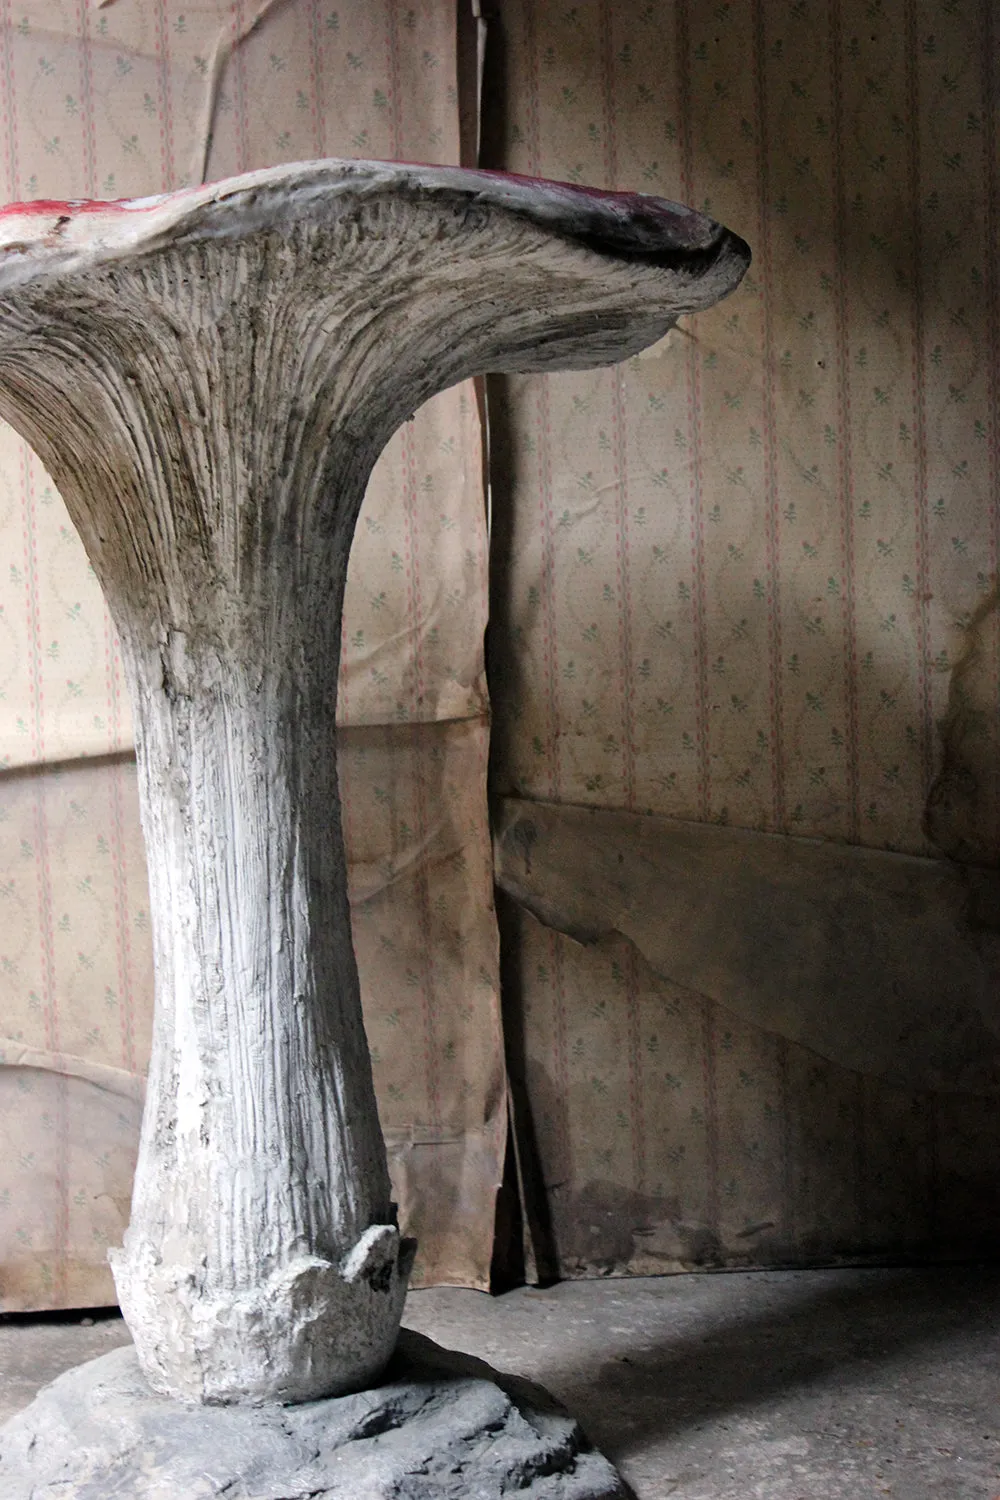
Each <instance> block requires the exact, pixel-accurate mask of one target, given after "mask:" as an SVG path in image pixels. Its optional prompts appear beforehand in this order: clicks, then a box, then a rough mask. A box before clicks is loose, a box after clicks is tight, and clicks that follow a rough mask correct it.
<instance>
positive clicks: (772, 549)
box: [754, 0, 786, 832]
mask: <svg viewBox="0 0 1000 1500" xmlns="http://www.w3.org/2000/svg"><path fill="white" fill-rule="evenodd" d="M754 83H755V102H756V106H757V113H756V133H757V141H758V148H757V185H758V199H757V202H758V217H757V245H756V253H755V260H756V262H757V265H758V267H759V271H758V276H759V279H760V284H761V308H762V314H763V330H764V347H763V351H762V352H763V398H764V400H763V411H762V412H761V425H762V428H763V437H764V522H765V545H766V551H765V558H766V564H765V565H766V569H767V627H768V628H767V640H768V702H769V705H770V721H771V745H770V761H771V822H772V827H773V828H774V829H775V830H776V831H777V832H784V830H785V811H786V809H785V735H784V712H783V697H784V694H783V687H784V670H783V663H782V652H781V511H780V505H781V497H780V495H779V492H778V417H777V402H776V397H775V380H776V377H777V352H776V349H775V341H774V297H775V287H774V267H773V255H772V244H771V220H772V203H771V180H770V138H769V131H768V98H767V22H766V17H765V5H764V0H754Z"/></svg>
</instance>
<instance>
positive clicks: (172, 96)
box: [0, 0, 506, 1312]
mask: <svg viewBox="0 0 1000 1500" xmlns="http://www.w3.org/2000/svg"><path fill="white" fill-rule="evenodd" d="M456 56H457V49H456V39H455V15H454V10H453V8H449V7H443V6H441V5H439V4H437V3H436V0H423V3H414V4H412V5H407V6H405V7H400V6H397V5H395V4H393V3H386V4H384V5H382V4H379V5H364V6H362V5H344V4H341V5H340V6H337V5H336V4H333V3H319V0H293V3H290V4H277V3H265V4H262V5H257V6H256V7H251V6H249V5H246V4H242V3H239V0H237V3H233V4H228V3H221V0H218V3H217V0H209V3H205V4H201V5H199V6H196V7H190V6H187V5H185V4H183V3H181V4H177V3H174V0H156V3H153V4H149V5H144V4H140V3H138V0H116V3H114V4H107V5H101V6H91V5H89V4H81V5H73V6H68V5H62V4H58V3H52V0H25V3H23V4H21V3H20V0H16V3H9V4H4V5H0V201H9V200H12V199H20V198H31V197H39V196H44V197H56V198H61V197H76V196H128V195H143V194H148V193H155V192H160V191H164V190H168V189H170V188H172V187H176V186H179V185H183V184H184V183H187V182H193V181H198V180H201V179H202V178H203V177H204V178H208V179H211V178H217V177H222V176H225V175H226V174H228V173H233V172H238V171H242V170H245V169H248V168H253V167H260V166H264V165H268V164H272V163H277V162H282V161H288V160H296V159H302V158H314V157H320V156H325V155H344V156H355V155H361V156H365V155H368V156H373V157H389V158H392V157H398V158H402V159H410V160H412V159H416V160H424V161H456V160H458V156H459V109H458V105H459V96H458V77H457V71H456V69H457V62H456ZM481 453H482V445H481V437H480V427H479V415H478V408H477V403H476V400H475V396H474V393H473V391H472V389H471V387H470V388H461V389H459V390H456V391H453V392H448V393H446V394H445V395H444V396H443V397H440V398H438V399H437V400H436V401H434V402H432V403H431V404H430V405H429V406H428V407H427V408H425V409H424V410H423V411H422V412H420V413H419V414H418V416H417V417H416V419H415V420H414V421H413V422H411V423H408V424H407V426H406V427H405V429H404V430H403V432H402V433H400V434H398V435H397V437H396V439H395V440H394V441H393V443H392V444H391V445H390V448H389V449H388V450H387V452H386V454H385V455H384V457H383V459H382V461H381V462H380V464H379V467H378V469H377V471H376V474H375V475H374V477H373V479H372V483H371V486H370V488H369V493H368V495H367V497H366V500H365V504H364V508H363V513H362V517H361V521H360V525H359V530H358V536H357V539H356V543H355V546H354V549H353V552H352V557H351V568H350V575H349V581H348V601H347V609H346V618H345V627H344V642H343V671H342V675H341V691H340V703H339V719H340V721H341V726H342V728H341V734H340V769H341V781H342V791H343V803H344V818H345V826H346V833H347V839H348V845H349V850H348V853H349V860H350V865H351V877H352V899H353V912H354V920H355V942H356V946H357V949H358V953H359V960H360V969H361V977H362V988H363V991H364V1000H365V1015H366V1023H367V1027H368V1031H369V1036H370V1038H371V1042H372V1048H373V1054H374V1060H375V1072H376V1082H377V1089H378V1094H379V1103H380V1109H381V1114H382V1122H383V1126H384V1129H385V1132H386V1136H387V1142H388V1147H389V1154H390V1162H391V1169H392V1173H393V1180H394V1185H395V1191H396V1195H397V1197H398V1199H399V1202H400V1206H401V1212H402V1217H403V1220H404V1222H405V1223H406V1224H407V1225H408V1226H409V1227H410V1228H411V1230H413V1231H415V1232H416V1234H417V1235H418V1237H419V1239H420V1241H421V1252H420V1260H419V1262H418V1267H417V1275H418V1277H419V1276H423V1277H424V1278H426V1279H433V1280H440V1281H460V1282H465V1283H469V1284H472V1285H477V1286H483V1285H485V1284H486V1283H487V1281H488V1277H489V1265H490V1256H491V1252H492V1243H493V1225H494V1200H495V1196H496V1188H497V1184H498V1182H499V1180H500V1177H501V1174H502V1163H503V1152H504V1147H505V1142H506V1105H505V1091H504V1088H503V1084H502V1078H503V1062H502V1059H503V1049H502V1039H501V1034H500V1022H499V990H498V979H497V941H496V930H495V922H494V917H493V909H492V892H491V862H490V848H489V837H488V830H487V823H486V804H485V779H486V758H487V727H486V693H485V685H484V677H483V659H482V638H483V627H484V624H485V612H486V592H487V590H486V566H487V538H486V510H485V501H484V496H483V482H482V457H481ZM148 934H149V911H148V895H147V891H146V883H145V867H144V862H143V852H142V843H141V837H140V832H139V826H138V819H137V806H136V793H135V775H134V767H133V761H132V732H131V725H130V717H129V709H128V701H127V695H126V693H125V688H124V683H123V680H122V674H121V665H120V661H119V655H118V646H117V641H116V638H115V634H114V631H113V629H112V626H111V624H110V621H109V619H108V616H107V614H106V611H105V609H104V605H103V601H102V599H101V596H100V592H99V590H98V588H97V585H96V582H95V580H94V577H93V575H92V573H91V571H90V569H89V567H88V565H87V562H86V559H85V557H84V555H83V553H82V550H81V547H80V544H79V541H78V538H77V536H76V533H75V531H74V530H73V528H72V526H71V524H70V522H69V519H68V517H67V514H66V511H65V508H64V506H63V504H62V501H61V499H60V497H59V495H58V494H57V492H56V491H55V489H54V487H53V486H52V484H51V482H50V481H49V479H48V477H47V475H46V474H45V473H44V471H43V470H42V468H41V466H40V465H39V464H38V462H37V460H36V459H35V458H34V456H33V455H32V454H31V452H30V451H29V450H28V449H27V448H26V447H25V446H24V444H22V443H21V442H20V440H19V439H17V438H16V437H15V435H14V434H13V433H12V432H11V431H10V430H9V429H3V430H2V431H0V1143H2V1146H3V1150H2V1151H0V1310H2V1311H5V1312H7V1311H16V1310H19V1309H25V1308H40V1307H58V1306H81V1305H82V1306H87V1305H90V1304H98V1303H101V1302H105V1301H109V1300H112V1299H113V1295H114V1293H113V1286H112V1283H111V1279H110V1275H109V1273H108V1270H107V1266H106V1262H105V1250H106V1248H107V1246H108V1245H109V1244H115V1243H118V1242H120V1238H121V1233H122V1229H123V1227H124V1225H125V1223H126V1222H127V1218H128V1200H129V1192H130V1182H131V1173H132V1167H133V1162H134V1154H135V1147H136V1139H137V1127H138V1119H139V1111H140V1105H141V1093H142V1087H141V1085H142V1074H143V1072H144V1069H145V1064H146V1057H147V1052H148V1045H149V1024H150V1017H151V1005H152V974H151V962H150V949H149V936H148Z"/></svg>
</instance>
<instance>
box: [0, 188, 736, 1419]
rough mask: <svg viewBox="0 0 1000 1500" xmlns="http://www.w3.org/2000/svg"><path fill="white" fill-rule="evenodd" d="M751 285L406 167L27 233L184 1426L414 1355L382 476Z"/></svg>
mask: <svg viewBox="0 0 1000 1500" xmlns="http://www.w3.org/2000/svg"><path fill="white" fill-rule="evenodd" d="M748 260H749V252H748V251H747V249H746V246H745V245H744V244H743V242H742V241H741V240H739V239H738V238H737V237H736V236H734V235H731V234H730V233H729V232H728V231H726V230H724V229H722V228H721V227H720V226H719V225H717V224H714V223H713V222H712V221H711V220H709V219H706V218H704V217H703V216H702V215H699V214H696V213H692V212H691V211H689V210H686V209H682V208H679V207H677V206H676V205H672V204H667V203H663V202H661V201H660V200H658V199H649V198H641V197H636V196H631V195H613V194H599V193H593V194H592V193H588V192H585V191H582V190H578V189H574V188H567V187H565V186H560V185H555V184H544V183H532V182H525V181H523V180H520V179H514V178H503V177H493V176H491V175H490V174H484V173H476V172H461V171H457V170H449V169H437V168H412V167H410V168H408V167H393V166H386V165H384V164H378V163H344V162H341V163H338V162H328V163H311V164H307V165H306V166H300V167H293V168H278V169H273V170H271V171H267V172H262V173H255V174H251V175H250V176H247V177H244V178H236V179H233V180H232V181H230V182H228V183H223V184H219V185H217V186H215V187H213V188H206V189H196V190H192V191H189V192H183V193H178V194H174V195H171V196H169V197H167V198H163V199H155V200H147V201H146V202H144V203H132V204H128V203H126V204H118V205H114V204H77V205H70V204H66V205H58V204H34V205H22V206H20V207H16V208H14V209H9V210H5V211H3V212H2V213H0V414H2V415H3V416H5V417H7V418H8V419H9V420H10V421H11V422H12V423H13V424H14V425H15V426H16V427H17V428H18V429H19V430H20V431H21V432H22V433H23V435H24V436H25V437H26V438H27V439H28V441H29V442H31V443H32V444H33V445H34V447H35V448H36V449H37V451H38V453H39V454H40V456H41V458H42V459H43V461H44V462H45V463H46V464H47V466H48V468H49V469H50V471H51V473H52V475H53V477H54V478H55V480H56V482H57V483H58V484H59V486H60V489H61V491H62V493H63V495H64V497H65V499H66V502H67V505H68V507H69V509H70V513H71V515H72V516H73V519H74V520H75V522H76V524H77V526H78V527H79V529H80V532H81V535H82V537H83V541H84V545H85V547H86V549H87V552H88V554H89V556H90V559H91V561H92V563H93V565H94V568H95V570H96V572H97V575H98V578H99V580H100V582H101V584H102V586H103V588H104V590H105V593H106V595H107V597H108V600H109V604H110V607H111V609H112V612H113V614H114V617H115V620H116V623H117V626H118V629H119V632H120V635H121V638H122V647H123V653H124V657H125V662H126V670H127V674H128V679H129V685H130V690H131V694H132V701H133V707H134V712H135V722H136V735H137V753H138V760H139V786H140V794H141V804H142V816H143V827H144V831H145V836H146V843H147V851H148V862H149V873H150V888H151V901H152V916H153V932H154V955H155V964H156V1018H155V1026H154V1038H153V1053H152V1061H151V1067H150V1080H149V1090H148V1098H147V1107H146V1114H145V1118H144V1124H143V1134H142V1141H141V1147H140V1155H139V1165H138V1169H137V1174H136V1182H135V1190H134V1197H133V1205H132V1220H131V1224H130V1227H129V1229H128V1231H127V1234H126V1237H125V1246H124V1249H123V1250H122V1251H119V1252H116V1253H115V1255H114V1257H113V1265H114V1271H115V1277H116V1281H117V1285H118V1290H119V1296H120V1300H121V1304H122V1309H123V1311H124V1313H125V1316H126V1318H127V1319H128V1322H129V1326H130V1328H131V1330H132V1333H133V1335H134V1337H135V1342H136V1347H137V1350H138V1353H139V1357H140V1360H141V1362H142V1365H143V1368H144V1370H145V1372H146V1374H147V1376H148V1378H149V1379H150V1381H151V1382H152V1384H153V1385H154V1386H155V1387H156V1388H157V1389H158V1390H161V1391H165V1392H168V1393H170V1394H173V1395H177V1396H180V1397H182V1398H184V1399H188V1400H208V1401H245V1400H251V1401H253V1400H264V1399H281V1400H286V1401H294V1400H307V1399H311V1398H313V1397H318V1396H320V1395H324V1394H329V1393H334V1392H338V1391H344V1390H346V1389H349V1388H352V1387H357V1386H360V1385H364V1384H365V1383H367V1382H369V1381H371V1380H372V1379H374V1378H375V1376H376V1375H377V1373H378V1371H379V1370H380V1369H381V1368H382V1367H383V1365H384V1363H385V1361H386V1359H387V1358H388V1356H389V1354H390V1352H391V1349H392V1346H393V1343H394V1340H395V1337H396V1331H397V1327H398V1323H399V1318H400V1315H401V1310H402V1302H403V1297H404V1295H405V1290H406V1279H407V1275H408V1273H409V1267H410V1262H411V1260H412V1246H411V1245H410V1244H409V1243H406V1242H404V1243H401V1242H400V1238H399V1233H398V1230H397V1228H396V1223H395V1210H394V1207H393V1205H392V1204H391V1202H390V1192H389V1180H388V1174H387V1171H386V1163H385V1152H384V1147H383V1143H382V1137H381V1133H380V1130H379V1122H378V1115H377V1110H376V1105H375V1097H374V1092H373V1088H372V1079H371V1067H370V1062H369V1057H368V1049H367V1044H366V1041H365V1036H364V1029H363V1024H362V1017H361V1004H360V996H359V989H358V979H357V972H356V968H355V962H354V954H353V949H352V944H351V930H350V915H349V910H348V905H347V895H346V870H345V862H344V851H343V842H342V838H341V832H340V817H339V805H338V793H337V774H336V754H335V727H334V710H335V704H336V681H337V665H338V658H339V651H340V621H341V606H342V601H343V590H344V580H345V577H346V572H347V559H348V553H349V550H350V544H351V536H352V533H353V529H354V523H355V520H356V517H357V513H358V509H359V506H360V504H361V499H362V497H363V494H364V488H365V484H366V482H367V479H368V475H369V473H370V471H371V468H372V466H373V464H374V462H375V459H376V458H377V456H378V454H379V452H380V450H381V448H382V447H383V445H384V443H385V442H386V441H387V439H388V438H389V436H390V435H391V433H392V432H393V431H394V430H395V428H396V427H397V426H398V425H399V423H400V422H401V421H403V420H404V419H405V418H406V417H407V416H408V415H409V414H410V413H411V412H412V411H414V410H415V409H416V407H417V406H419V405H420V404H421V403H422V402H423V401H424V400H426V399H427V397H429V396H430V395H432V394H433V393H434V392H436V391H438V390H441V389H443V388H445V387H447V386H448V385H451V384H453V383H455V382H456V381H457V380H460V379H462V378H464V377H465V376H467V375H470V374H476V373H479V372H483V371H487V370H533V369H556V368H567V367H572V368H582V367H588V366H591V365H599V364H606V363H610V362H612V361H613V360H616V359H621V358H624V357H625V356H626V355H628V354H632V353H634V352H636V351H637V350H638V349H640V348H642V347H643V346H644V345H645V344H648V343H649V342H651V341H652V340H654V339H656V338H658V337H660V336H661V335H662V334H663V333H664V332H666V330H667V329H668V328H670V327H671V326H672V324H673V323H674V322H675V321H676V318H677V316H678V315H679V314H680V313H683V312H691V311H695V310H696V309H698V308H699V307H703V306H707V305H709V304H710V303H712V302H714V301H716V300H718V298H719V297H721V296H723V295H725V293H726V292H728V291H730V290H731V289H732V288H733V287H734V286H735V285H736V283H737V282H738V281H739V279H740V277H741V276H742V274H743V271H744V270H745V268H746V265H747V263H748Z"/></svg>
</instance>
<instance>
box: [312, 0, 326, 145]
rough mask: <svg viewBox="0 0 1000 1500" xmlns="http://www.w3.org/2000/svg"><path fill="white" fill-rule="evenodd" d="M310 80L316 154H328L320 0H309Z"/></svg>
mask: <svg viewBox="0 0 1000 1500" xmlns="http://www.w3.org/2000/svg"><path fill="white" fill-rule="evenodd" d="M309 82H310V84H311V86H312V87H311V93H312V98H311V101H310V103H311V106H312V122H313V141H314V142H315V150H316V156H317V158H319V159H322V158H323V157H325V156H326V122H325V120H324V118H323V41H322V36H321V33H320V0H309Z"/></svg>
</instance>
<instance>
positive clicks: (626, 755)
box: [601, 0, 635, 811]
mask: <svg viewBox="0 0 1000 1500" xmlns="http://www.w3.org/2000/svg"><path fill="white" fill-rule="evenodd" d="M613 13H614V8H613V5H612V4H611V0H603V3H602V5H601V89H602V113H603V119H604V175H605V181H604V186H605V187H607V188H617V187H619V186H621V184H620V183H619V180H618V135H617V129H616V123H615V118H616V89H615V59H614V31H613V26H612V18H613ZM610 384H611V451H612V465H613V470H612V484H613V487H614V495H615V498H616V505H615V522H616V524H615V571H616V574H617V577H616V584H617V594H618V659H619V663H620V666H619V688H620V692H621V737H622V751H621V766H622V789H621V801H622V806H623V807H626V808H628V809H629V811H631V810H632V809H633V808H634V807H635V715H634V709H633V703H632V693H633V686H634V664H633V652H632V578H631V556H630V544H631V538H630V529H631V528H630V523H629V491H628V415H627V406H626V398H625V390H626V381H625V372H624V370H623V369H622V367H621V366H620V365H616V366H615V368H614V369H613V370H612V371H611V372H610Z"/></svg>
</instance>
